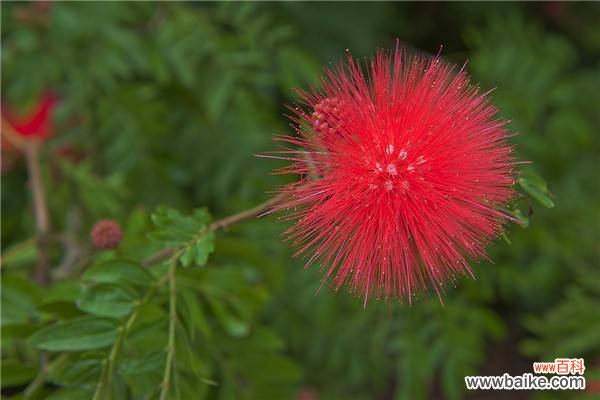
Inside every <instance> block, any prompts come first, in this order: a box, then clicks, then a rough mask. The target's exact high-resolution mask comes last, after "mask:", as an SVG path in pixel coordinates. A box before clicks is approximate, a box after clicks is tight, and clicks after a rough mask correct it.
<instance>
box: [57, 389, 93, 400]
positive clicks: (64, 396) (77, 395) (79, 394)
mask: <svg viewBox="0 0 600 400" xmlns="http://www.w3.org/2000/svg"><path fill="white" fill-rule="evenodd" d="M93 396H94V389H93V388H85V389H82V388H60V389H58V390H57V391H56V392H53V393H52V394H51V395H50V396H48V397H46V400H89V399H91V398H92V397H93Z"/></svg>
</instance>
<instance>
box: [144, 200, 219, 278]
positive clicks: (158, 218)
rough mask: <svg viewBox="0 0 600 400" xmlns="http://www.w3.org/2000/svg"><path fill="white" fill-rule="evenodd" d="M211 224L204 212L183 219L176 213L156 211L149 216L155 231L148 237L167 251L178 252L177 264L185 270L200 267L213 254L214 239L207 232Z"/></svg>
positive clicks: (164, 210) (162, 209)
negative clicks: (167, 248)
mask: <svg viewBox="0 0 600 400" xmlns="http://www.w3.org/2000/svg"><path fill="white" fill-rule="evenodd" d="M210 221H211V218H210V215H209V214H208V211H207V210H206V209H204V208H199V209H196V210H194V212H193V214H192V215H191V216H185V215H183V214H181V213H180V212H179V211H177V210H174V209H171V208H166V207H159V208H158V209H157V210H156V212H155V213H154V214H152V222H154V225H155V226H156V229H154V231H152V232H151V233H150V237H151V238H152V239H154V240H156V241H159V242H161V243H162V244H163V245H164V246H166V247H173V248H175V249H180V250H181V255H180V258H179V260H180V262H181V264H182V265H183V266H184V267H187V266H189V265H192V264H195V265H199V266H202V265H205V264H206V262H207V261H208V257H209V255H210V254H211V253H212V252H213V251H214V239H215V235H214V233H213V232H209V231H208V224H209V223H210Z"/></svg>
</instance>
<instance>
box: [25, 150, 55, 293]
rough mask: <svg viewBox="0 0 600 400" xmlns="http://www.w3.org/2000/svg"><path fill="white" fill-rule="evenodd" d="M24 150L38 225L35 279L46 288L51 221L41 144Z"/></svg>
mask: <svg viewBox="0 0 600 400" xmlns="http://www.w3.org/2000/svg"><path fill="white" fill-rule="evenodd" d="M23 150H24V153H25V161H26V163H27V172H28V174H29V185H30V188H31V193H32V195H33V214H34V216H35V223H36V235H37V239H36V240H37V247H38V261H37V265H36V267H35V271H34V279H35V281H36V282H37V283H38V284H40V285H42V286H45V285H47V284H48V283H50V273H49V261H50V260H49V255H48V244H49V240H48V239H49V237H48V236H49V233H50V221H49V218H48V206H47V204H46V193H45V191H44V184H43V182H42V176H41V173H40V159H39V143H37V142H31V143H28V144H27V145H26V146H25V147H24V148H23Z"/></svg>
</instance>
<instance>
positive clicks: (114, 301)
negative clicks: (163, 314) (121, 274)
mask: <svg viewBox="0 0 600 400" xmlns="http://www.w3.org/2000/svg"><path fill="white" fill-rule="evenodd" d="M138 298H139V294H138V292H136V291H135V290H134V289H133V288H131V287H130V286H127V285H125V284H118V283H100V284H98V285H94V286H91V287H87V288H84V292H83V296H82V298H81V299H80V300H79V301H78V302H77V306H78V307H79V308H80V309H81V310H83V311H86V312H88V313H90V314H95V315H99V316H102V317H113V318H121V317H124V316H126V315H128V314H129V313H131V311H132V310H133V308H134V307H135V305H136V302H137V300H138Z"/></svg>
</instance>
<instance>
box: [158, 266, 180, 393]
mask: <svg viewBox="0 0 600 400" xmlns="http://www.w3.org/2000/svg"><path fill="white" fill-rule="evenodd" d="M176 270H177V257H175V258H174V260H173V262H172V263H171V266H170V267H169V272H168V276H169V341H168V343H167V361H166V364H165V374H164V376H163V381H162V385H161V392H160V400H166V399H167V398H168V396H169V390H170V386H171V375H172V374H173V364H174V362H175V326H176V324H177V296H176V294H177V293H176V290H177V288H176V282H175V272H176Z"/></svg>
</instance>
